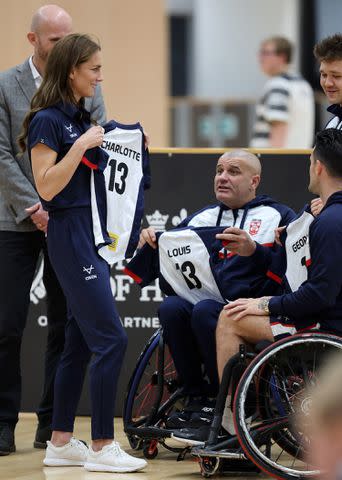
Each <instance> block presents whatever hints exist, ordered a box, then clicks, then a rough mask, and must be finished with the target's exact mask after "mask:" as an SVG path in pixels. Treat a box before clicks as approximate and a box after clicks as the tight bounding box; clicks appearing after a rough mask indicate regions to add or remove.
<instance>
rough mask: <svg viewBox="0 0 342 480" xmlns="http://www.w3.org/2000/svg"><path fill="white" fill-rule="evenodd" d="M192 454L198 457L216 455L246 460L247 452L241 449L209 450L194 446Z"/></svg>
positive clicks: (217, 456)
mask: <svg viewBox="0 0 342 480" xmlns="http://www.w3.org/2000/svg"><path fill="white" fill-rule="evenodd" d="M191 455H194V456H196V457H216V458H226V459H232V460H240V461H241V460H244V461H246V457H245V454H244V453H243V452H242V451H241V450H236V451H234V450H209V449H206V448H192V450H191Z"/></svg>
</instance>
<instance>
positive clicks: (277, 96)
mask: <svg viewBox="0 0 342 480" xmlns="http://www.w3.org/2000/svg"><path fill="white" fill-rule="evenodd" d="M292 51H293V48H292V44H291V43H290V42H289V41H288V40H287V39H286V38H283V37H272V38H269V39H267V40H265V41H264V42H263V43H262V44H261V48H260V51H259V61H260V67H261V69H262V71H263V72H264V73H265V74H266V75H267V76H269V77H270V78H269V80H268V81H267V82H266V84H265V86H264V89H263V93H262V96H261V98H260V100H259V102H258V104H257V106H256V119H255V124H254V128H253V132H252V139H251V147H254V148H310V147H311V146H312V141H313V133H314V97H313V91H312V88H311V87H310V85H309V83H308V82H307V81H306V80H304V79H303V78H302V77H301V76H300V75H298V74H294V73H291V72H290V71H289V65H290V63H291V57H292Z"/></svg>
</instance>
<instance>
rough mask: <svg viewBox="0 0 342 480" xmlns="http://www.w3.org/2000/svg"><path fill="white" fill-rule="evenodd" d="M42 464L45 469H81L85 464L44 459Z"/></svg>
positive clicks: (58, 459)
mask: <svg viewBox="0 0 342 480" xmlns="http://www.w3.org/2000/svg"><path fill="white" fill-rule="evenodd" d="M43 463H44V465H45V466H46V467H83V466H84V463H85V462H81V461H77V460H67V459H66V458H44V460H43Z"/></svg>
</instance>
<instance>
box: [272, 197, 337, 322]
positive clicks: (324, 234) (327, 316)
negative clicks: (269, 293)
mask: <svg viewBox="0 0 342 480" xmlns="http://www.w3.org/2000/svg"><path fill="white" fill-rule="evenodd" d="M308 240H309V246H310V257H311V258H310V262H308V264H307V271H308V274H307V280H306V281H304V283H302V285H300V286H299V288H298V290H296V291H294V292H293V293H287V294H284V295H281V296H277V297H273V298H271V300H270V303H269V310H270V313H271V315H272V316H273V315H284V316H287V317H289V318H291V319H293V321H294V323H295V325H296V327H297V328H305V327H306V326H310V325H312V324H315V323H319V324H320V325H321V328H322V329H325V330H337V331H340V332H342V191H339V192H336V193H334V194H333V195H331V196H330V197H329V198H328V201H327V203H326V205H325V206H324V208H323V210H322V211H321V213H320V214H319V215H318V217H317V218H315V219H314V220H313V221H312V223H311V225H310V227H309V239H308Z"/></svg>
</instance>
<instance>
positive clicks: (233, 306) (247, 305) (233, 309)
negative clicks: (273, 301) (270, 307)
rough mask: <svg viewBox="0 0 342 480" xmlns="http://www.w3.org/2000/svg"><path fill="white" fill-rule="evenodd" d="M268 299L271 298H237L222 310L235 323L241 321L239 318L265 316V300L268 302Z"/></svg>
mask: <svg viewBox="0 0 342 480" xmlns="http://www.w3.org/2000/svg"><path fill="white" fill-rule="evenodd" d="M270 298H272V297H261V298H239V299H238V300H235V301H234V302H229V303H228V304H227V305H225V306H224V307H223V308H224V310H225V311H226V313H227V316H228V317H229V316H233V317H234V320H235V321H238V320H241V318H243V317H246V316H247V315H262V316H266V315H267V313H266V312H265V300H269V299H270Z"/></svg>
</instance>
